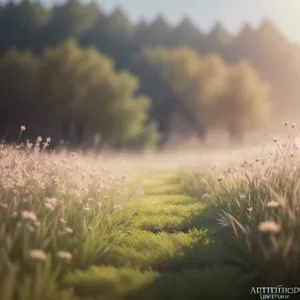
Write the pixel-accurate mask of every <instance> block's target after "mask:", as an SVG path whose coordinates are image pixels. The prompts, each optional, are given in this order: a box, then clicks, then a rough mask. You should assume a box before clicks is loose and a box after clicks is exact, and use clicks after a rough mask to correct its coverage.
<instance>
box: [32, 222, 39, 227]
mask: <svg viewBox="0 0 300 300" xmlns="http://www.w3.org/2000/svg"><path fill="white" fill-rule="evenodd" d="M33 224H34V225H35V226H36V227H40V225H41V222H40V221H34V223H33Z"/></svg>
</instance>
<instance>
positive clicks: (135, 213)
mask: <svg viewBox="0 0 300 300" xmlns="http://www.w3.org/2000/svg"><path fill="white" fill-rule="evenodd" d="M284 126H285V127H286V130H287V137H286V139H285V140H284V141H283V140H280V139H278V138H276V137H274V138H273V141H272V140H271V141H270V142H271V143H272V144H271V145H270V146H268V147H265V148H260V147H256V148H253V149H250V148H243V149H236V150H234V151H233V150H232V151H228V150H222V151H209V150H207V151H206V152H205V151H202V152H201V151H200V150H199V151H198V152H193V153H183V154H179V153H173V154H171V153H165V154H163V153H161V154H148V155H140V156H130V155H127V156H126V155H122V154H121V155H119V156H109V155H108V156H105V155H103V156H100V155H99V154H96V153H93V152H92V151H91V152H90V153H85V154H82V153H80V152H68V151H60V152H57V151H53V152H50V151H46V150H45V149H44V148H47V146H48V144H49V143H50V142H51V141H50V139H47V140H46V139H45V138H44V139H43V138H41V137H38V138H37V140H36V142H35V143H33V144H30V143H27V144H19V145H15V146H8V145H7V146H6V145H2V147H1V149H0V172H1V176H0V239H1V248H0V251H1V252H0V286H1V287H0V299H1V300H27V299H31V300H48V299H49V300H50V299H53V300H54V299H57V300H94V299H95V300H143V299H144V300H168V299H174V300H184V299H191V300H193V299H247V297H249V299H255V296H253V295H250V290H251V288H252V287H255V286H278V285H284V286H289V287H290V286H297V285H298V286H299V278H300V276H299V275H300V264H299V263H300V218H299V213H300V193H299V192H300V189H299V183H300V153H299V151H300V150H298V148H297V145H295V137H296V135H297V132H298V131H299V130H297V129H296V128H295V125H294V124H293V125H291V124H285V125H284ZM23 130H25V128H21V133H20V134H22V131H23ZM256 298H259V296H258V297H256Z"/></svg>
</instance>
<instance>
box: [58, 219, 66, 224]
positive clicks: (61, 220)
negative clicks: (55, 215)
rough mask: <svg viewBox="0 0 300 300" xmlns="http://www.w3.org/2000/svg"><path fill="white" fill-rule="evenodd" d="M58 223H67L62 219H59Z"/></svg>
mask: <svg viewBox="0 0 300 300" xmlns="http://www.w3.org/2000/svg"><path fill="white" fill-rule="evenodd" d="M59 221H60V222H61V223H62V224H66V223H67V221H66V220H65V219H63V218H60V219H59Z"/></svg>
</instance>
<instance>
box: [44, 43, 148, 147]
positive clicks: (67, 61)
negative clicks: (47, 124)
mask: <svg viewBox="0 0 300 300" xmlns="http://www.w3.org/2000/svg"><path fill="white" fill-rule="evenodd" d="M38 78H39V82H38V87H39V95H40V99H43V102H41V105H42V107H43V108H44V109H46V111H47V114H48V119H47V120H48V121H50V119H52V116H54V117H55V119H57V120H58V121H59V122H62V123H64V124H70V123H72V122H73V123H74V122H76V121H77V122H78V121H81V123H82V122H84V124H85V126H86V127H87V128H88V131H89V132H94V133H100V134H101V136H102V140H103V141H105V142H108V143H110V144H113V143H115V142H119V143H120V142H122V143H126V141H127V140H132V139H134V138H136V137H137V136H138V135H140V134H141V132H142V131H143V128H144V123H145V122H146V121H147V117H148V115H147V110H148V107H149V105H150V102H149V99H148V98H146V97H143V96H139V97H135V96H134V94H135V92H136V89H137V88H138V80H137V78H135V77H133V76H132V75H130V74H129V73H128V72H121V73H116V72H115V71H114V65H113V62H112V60H110V59H109V58H108V57H106V56H104V55H103V54H101V53H99V52H98V51H97V50H96V49H95V48H86V49H81V48H79V47H78V45H77V43H76V42H75V41H73V40H68V41H66V42H64V43H62V44H61V45H60V46H58V47H57V48H54V49H48V50H47V51H46V52H45V55H44V57H43V59H42V66H41V69H40V73H39V76H38ZM65 136H66V137H65V138H67V139H69V138H70V136H68V132H65Z"/></svg>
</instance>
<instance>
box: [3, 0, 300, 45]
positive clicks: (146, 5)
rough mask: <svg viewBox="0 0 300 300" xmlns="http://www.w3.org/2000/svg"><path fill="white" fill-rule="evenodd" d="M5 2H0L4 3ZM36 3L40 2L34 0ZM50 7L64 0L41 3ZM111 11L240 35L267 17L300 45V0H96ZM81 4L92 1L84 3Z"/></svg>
mask: <svg viewBox="0 0 300 300" xmlns="http://www.w3.org/2000/svg"><path fill="white" fill-rule="evenodd" d="M3 1H5V0H0V2H3ZM35 1H37V0H35ZM41 1H43V2H44V3H46V4H47V5H51V4H53V3H58V2H64V1H62V0H41ZM95 1H96V2H97V3H99V5H100V6H101V7H102V8H103V9H104V10H106V11H107V12H110V11H111V10H112V9H114V8H115V7H116V6H121V7H122V8H123V9H124V10H125V11H126V13H127V14H128V16H129V17H130V19H132V20H134V21H138V20H140V19H141V18H143V19H147V20H153V19H154V18H155V17H156V16H157V15H158V14H161V15H163V16H164V17H165V19H166V20H168V21H169V23H171V24H176V23H178V22H179V21H180V20H181V19H182V18H183V17H184V16H189V17H190V18H191V20H193V22H194V23H195V24H196V25H197V26H198V27H200V28H201V29H202V31H204V32H208V31H209V29H210V28H211V27H212V26H213V24H214V23H215V22H216V21H221V22H222V23H223V25H224V26H225V28H226V29H227V30H229V31H230V32H232V33H237V32H238V31H239V29H240V27H241V25H242V24H243V23H244V22H248V23H250V24H252V25H253V26H258V25H259V23H261V22H262V20H263V19H265V18H268V19H270V20H271V21H273V22H274V23H275V24H276V25H277V27H278V28H279V29H280V30H281V32H282V33H284V34H285V35H286V36H287V37H288V38H289V39H290V40H292V41H295V42H298V43H300V0H95ZM82 2H89V1H88V0H82Z"/></svg>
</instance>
